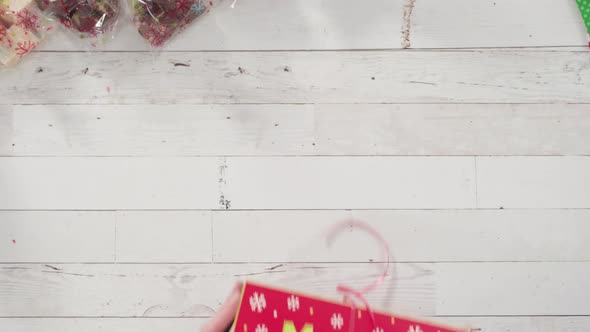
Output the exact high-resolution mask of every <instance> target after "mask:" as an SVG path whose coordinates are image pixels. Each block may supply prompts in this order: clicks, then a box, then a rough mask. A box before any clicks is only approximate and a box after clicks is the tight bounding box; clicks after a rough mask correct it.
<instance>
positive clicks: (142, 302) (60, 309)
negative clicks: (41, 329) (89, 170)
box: [0, 262, 590, 317]
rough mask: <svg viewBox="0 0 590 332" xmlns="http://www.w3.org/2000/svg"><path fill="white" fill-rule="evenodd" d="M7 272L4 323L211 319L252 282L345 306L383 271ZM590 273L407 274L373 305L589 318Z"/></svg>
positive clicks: (337, 267) (462, 270) (499, 268)
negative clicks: (232, 293) (340, 292)
mask: <svg viewBox="0 0 590 332" xmlns="http://www.w3.org/2000/svg"><path fill="white" fill-rule="evenodd" d="M373 267H374V268H375V269H373V268H372V267H371V266H370V265H368V264H354V265H346V264H316V265H314V266H309V265H281V266H272V265H244V264H238V265H219V264H217V265H208V264H200V265H188V264H182V265H163V264H157V265H138V264H131V265H126V264H113V265H101V264H91V265H58V266H56V268H58V269H60V270H58V271H57V270H53V269H48V268H46V267H43V266H42V265H39V266H37V265H3V266H0V281H1V282H2V284H3V287H2V288H1V289H0V295H1V296H2V298H3V299H5V301H6V302H5V303H6V304H7V305H3V306H0V316H2V317H23V316H26V317H30V316H43V317H45V316H67V317H71V316H84V317H101V316H109V317H130V316H133V317H135V316H144V317H145V316H148V317H203V316H209V315H210V314H211V313H212V312H213V308H214V307H216V306H217V305H219V303H220V302H222V301H223V298H224V296H225V294H224V292H222V291H220V290H223V289H229V288H230V287H231V285H232V284H233V282H234V280H235V278H243V277H247V278H249V279H254V280H258V281H262V282H268V283H270V284H273V285H278V286H282V287H288V288H291V289H296V290H300V291H301V290H302V291H307V292H312V293H314V294H318V295H320V296H328V297H332V298H335V297H336V293H335V286H336V284H338V283H339V282H346V283H349V284H352V285H353V286H355V287H358V286H362V285H364V284H366V283H367V282H369V281H370V280H372V279H373V278H374V277H375V274H376V271H377V270H376V268H378V266H377V265H374V266H373ZM589 286H590V263H588V262H579V263H437V264H418V265H416V264H397V265H396V277H395V278H393V279H388V280H387V281H386V282H385V283H384V284H383V285H382V286H381V287H380V288H379V290H377V291H375V292H374V293H372V294H371V295H370V296H369V301H371V303H372V304H374V305H375V307H376V308H382V309H386V310H392V311H398V312H401V313H409V312H411V314H420V315H428V316H432V315H443V316H447V315H448V316H488V315H492V316H498V315H516V316H519V315H520V316H529V315H531V316H534V315H588V314H589V310H590V309H589V308H590V299H589V298H588V296H587V294H586V292H583V291H580V290H583V289H587V288H588V287H589Z"/></svg>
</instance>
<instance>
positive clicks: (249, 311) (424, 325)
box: [232, 220, 469, 332]
mask: <svg viewBox="0 0 590 332" xmlns="http://www.w3.org/2000/svg"><path fill="white" fill-rule="evenodd" d="M353 228H356V229H361V230H364V231H366V232H368V233H369V234H370V235H372V236H373V237H374V238H375V239H376V240H377V241H378V242H379V243H381V244H382V246H383V249H384V252H385V261H386V266H385V269H384V270H383V273H382V274H381V275H379V276H378V277H377V279H376V280H375V281H374V282H373V283H372V284H370V285H368V286H366V287H364V288H362V289H360V290H357V289H354V288H352V287H350V286H346V285H339V286H338V287H337V291H338V292H339V293H341V294H343V295H344V301H343V303H338V302H334V301H330V300H326V299H322V298H318V297H316V296H313V295H305V294H303V293H299V292H293V291H289V290H285V289H278V288H273V287H268V286H264V285H261V284H256V283H252V282H245V283H244V285H243V288H242V294H241V298H240V303H239V306H238V310H237V313H236V318H235V320H234V324H233V326H232V331H234V332H314V331H315V332H467V331H469V329H460V328H453V327H450V326H445V325H440V324H435V323H431V322H426V321H423V320H419V319H414V318H409V317H403V316H400V315H396V314H393V313H386V312H379V311H375V310H372V309H371V307H370V305H369V303H368V302H367V301H366V300H365V297H364V296H365V294H366V293H368V292H370V291H372V290H374V289H376V288H377V287H378V286H379V285H380V284H381V283H382V282H383V281H384V280H385V279H386V277H387V276H388V273H389V262H390V259H389V246H388V245H387V242H386V241H385V239H383V238H382V237H381V235H380V234H379V233H378V232H377V231H375V230H374V229H373V228H372V227H370V226H369V225H367V224H365V223H362V222H359V221H354V220H350V221H346V222H344V223H341V224H339V225H336V226H335V227H334V228H333V229H332V231H331V232H330V233H329V235H328V241H329V242H331V241H332V239H333V238H334V237H335V236H336V235H337V234H338V233H339V232H342V231H344V230H349V229H353ZM356 303H358V304H359V305H357V304H356Z"/></svg>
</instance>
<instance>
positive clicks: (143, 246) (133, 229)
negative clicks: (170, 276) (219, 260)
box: [117, 211, 211, 263]
mask: <svg viewBox="0 0 590 332" xmlns="http://www.w3.org/2000/svg"><path fill="white" fill-rule="evenodd" d="M210 261H211V213H210V212H200V211H165V212H164V211H124V212H119V213H118V214H117V262H156V263H158V262H166V263H170V262H172V263H174V262H179V263H183V262H210Z"/></svg>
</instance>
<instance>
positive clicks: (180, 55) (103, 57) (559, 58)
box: [0, 50, 590, 104]
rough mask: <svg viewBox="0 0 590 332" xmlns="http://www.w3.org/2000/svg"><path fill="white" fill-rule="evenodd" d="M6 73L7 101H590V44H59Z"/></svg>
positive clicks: (0, 94) (0, 95)
mask: <svg viewBox="0 0 590 332" xmlns="http://www.w3.org/2000/svg"><path fill="white" fill-rule="evenodd" d="M177 62H183V63H186V64H187V65H189V66H175V63H177ZM39 66H41V67H42V68H43V71H42V72H40V73H38V72H37V69H38V68H39ZM87 68H88V70H86V69H87ZM25 74H26V75H29V74H30V75H34V76H32V78H31V79H30V80H23V79H21V77H22V75H25ZM3 76H4V77H5V79H3V80H2V82H1V83H0V103H2V104H86V103H89V104H170V103H172V104H179V103H183V104H202V103H470V102H477V103H486V102H490V103H498V102H501V103H511V102H512V103H535V102H537V103H555V102H567V103H588V102H590V96H589V95H588V94H587V93H586V92H587V90H588V87H589V86H590V61H589V60H588V57H587V52H586V51H583V52H576V51H542V50H541V51H530V50H524V51H523V50H485V51H470V50H462V51H447V52H434V51H430V52H410V51H357V52H350V51H338V52H213V53H211V52H206V53H187V52H177V53H162V54H150V53H130V54H128V53H117V52H115V53H95V54H91V55H89V54H86V53H62V52H55V53H36V54H33V55H32V56H31V57H30V61H26V62H25V63H22V64H21V65H20V66H19V68H18V71H17V70H16V69H14V70H7V71H6V72H5V73H3ZM146 77H149V78H150V79H146ZM164 82H165V83H164Z"/></svg>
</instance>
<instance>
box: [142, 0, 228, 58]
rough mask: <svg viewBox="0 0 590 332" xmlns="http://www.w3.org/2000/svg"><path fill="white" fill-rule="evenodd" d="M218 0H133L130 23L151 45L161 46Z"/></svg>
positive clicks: (207, 10)
mask: <svg viewBox="0 0 590 332" xmlns="http://www.w3.org/2000/svg"><path fill="white" fill-rule="evenodd" d="M220 2H221V0H211V1H209V0H132V3H131V5H132V9H133V21H134V22H135V25H136V26H137V31H138V32H139V34H140V35H141V36H142V37H143V38H145V39H146V40H147V41H148V42H149V43H150V45H152V46H154V47H160V46H162V45H164V44H165V43H166V42H167V41H168V40H169V39H170V38H171V37H173V36H174V35H176V34H177V33H178V32H180V31H181V30H182V29H184V28H185V27H186V26H188V25H189V24H190V23H192V22H193V21H194V20H195V19H197V18H199V17H201V16H203V15H205V14H207V13H209V11H210V10H211V7H213V6H216V5H218V4H219V3H220Z"/></svg>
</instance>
